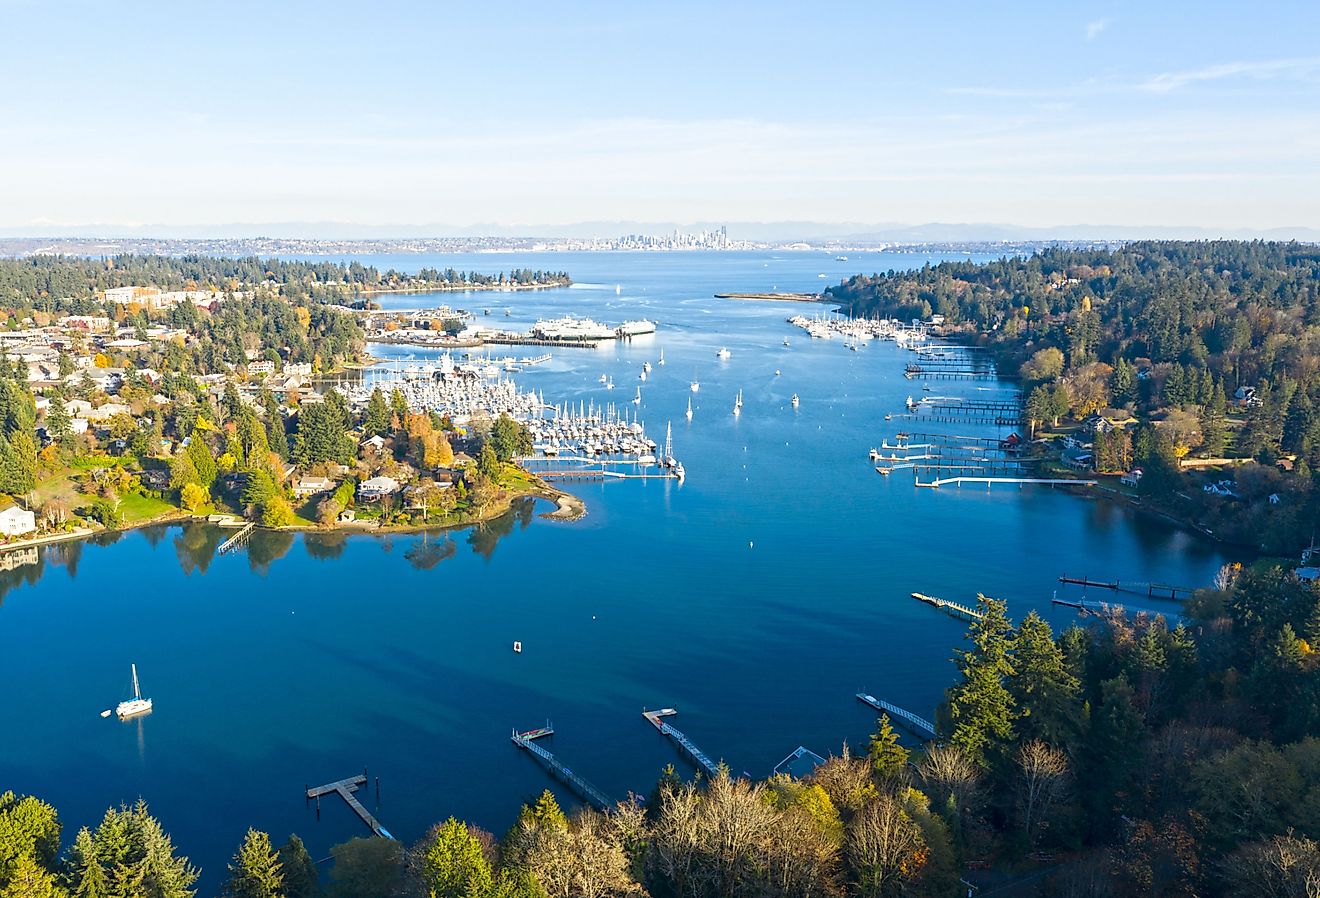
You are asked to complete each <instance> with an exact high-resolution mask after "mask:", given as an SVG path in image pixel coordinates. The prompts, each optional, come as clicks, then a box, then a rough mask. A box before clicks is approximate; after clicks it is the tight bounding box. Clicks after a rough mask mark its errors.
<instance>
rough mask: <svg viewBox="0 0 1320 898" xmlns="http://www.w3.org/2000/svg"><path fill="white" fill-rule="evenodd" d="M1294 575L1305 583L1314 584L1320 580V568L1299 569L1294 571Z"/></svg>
mask: <svg viewBox="0 0 1320 898" xmlns="http://www.w3.org/2000/svg"><path fill="white" fill-rule="evenodd" d="M1293 574H1295V575H1296V576H1297V579H1298V580H1301V581H1302V582H1303V583H1314V582H1316V581H1317V580H1320V567H1299V568H1297V569H1296V570H1294V571H1293Z"/></svg>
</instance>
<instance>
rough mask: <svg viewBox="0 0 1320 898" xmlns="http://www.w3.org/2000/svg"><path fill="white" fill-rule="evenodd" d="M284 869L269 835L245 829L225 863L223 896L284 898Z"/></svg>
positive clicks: (235, 897) (236, 897)
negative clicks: (225, 876) (233, 852)
mask: <svg viewBox="0 0 1320 898" xmlns="http://www.w3.org/2000/svg"><path fill="white" fill-rule="evenodd" d="M286 894H287V893H286V892H285V891H284V873H283V869H282V867H281V866H280V861H279V857H278V855H276V853H275V851H274V849H272V848H271V847H270V836H268V835H266V834H265V833H263V832H257V831H256V830H255V829H249V830H248V831H247V836H246V837H245V838H244V839H243V844H242V845H241V846H239V849H238V853H237V854H235V855H234V860H233V861H232V862H231V863H230V865H229V882H228V883H227V884H226V885H225V896H226V898H286Z"/></svg>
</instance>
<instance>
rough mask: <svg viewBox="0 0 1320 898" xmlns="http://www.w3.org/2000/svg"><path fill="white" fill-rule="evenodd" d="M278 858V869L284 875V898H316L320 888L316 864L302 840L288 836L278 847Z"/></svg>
mask: <svg viewBox="0 0 1320 898" xmlns="http://www.w3.org/2000/svg"><path fill="white" fill-rule="evenodd" d="M279 857H280V869H281V870H282V871H283V873H284V894H285V898H317V896H318V895H320V893H321V888H320V883H319V877H318V875H317V872H316V864H315V863H314V862H313V861H312V856H311V855H310V854H308V853H307V846H305V845H304V844H303V841H302V839H300V838H298V837H297V836H289V840H288V841H287V842H285V843H284V844H283V845H282V846H281V847H280V851H279Z"/></svg>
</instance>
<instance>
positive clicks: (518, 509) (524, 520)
mask: <svg viewBox="0 0 1320 898" xmlns="http://www.w3.org/2000/svg"><path fill="white" fill-rule="evenodd" d="M535 512H536V500H535V499H531V498H527V497H524V498H521V499H515V500H514V501H513V505H512V506H511V507H510V508H509V510H508V511H507V512H505V513H504V514H502V515H500V516H499V517H497V518H492V519H491V520H489V521H486V522H485V523H484V524H477V525H475V526H474V527H473V528H472V530H471V531H470V532H469V533H468V539H467V541H468V545H470V546H471V547H472V551H473V552H475V553H477V554H478V555H480V556H481V557H482V558H484V559H486V560H487V561H490V559H491V556H492V555H494V554H495V545H496V544H497V543H498V542H499V541H500V540H501V539H503V538H504V537H506V536H508V535H509V534H510V533H512V532H513V527H514V525H515V524H517V525H518V529H519V530H525V529H526V528H527V526H528V525H529V524H531V523H532V520H533V519H534V517H535Z"/></svg>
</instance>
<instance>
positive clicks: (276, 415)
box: [261, 390, 289, 459]
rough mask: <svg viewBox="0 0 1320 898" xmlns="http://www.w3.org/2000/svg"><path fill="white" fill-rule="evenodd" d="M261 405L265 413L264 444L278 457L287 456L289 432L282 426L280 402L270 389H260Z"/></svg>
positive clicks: (284, 457) (285, 457)
mask: <svg viewBox="0 0 1320 898" xmlns="http://www.w3.org/2000/svg"><path fill="white" fill-rule="evenodd" d="M261 407H262V409H263V410H264V411H265V413H266V444H267V445H268V446H270V448H271V451H272V452H274V453H275V454H276V455H278V456H279V457H280V458H283V459H287V458H288V457H289V434H288V431H287V430H286V429H285V427H284V415H283V414H282V413H281V412H280V403H279V401H278V400H277V399H276V398H275V394H274V393H272V392H271V391H270V390H262V391H261Z"/></svg>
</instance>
